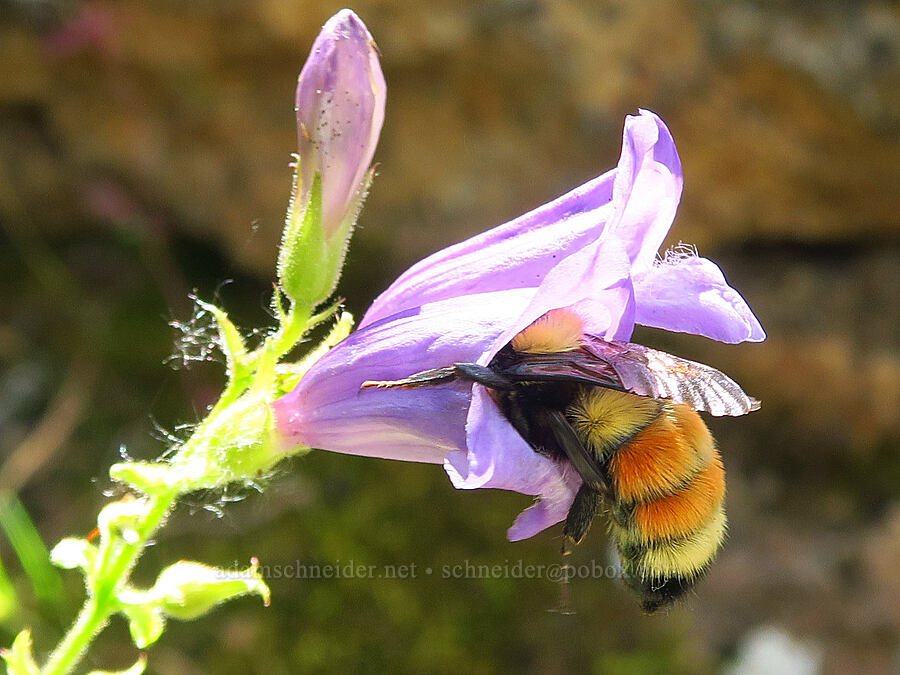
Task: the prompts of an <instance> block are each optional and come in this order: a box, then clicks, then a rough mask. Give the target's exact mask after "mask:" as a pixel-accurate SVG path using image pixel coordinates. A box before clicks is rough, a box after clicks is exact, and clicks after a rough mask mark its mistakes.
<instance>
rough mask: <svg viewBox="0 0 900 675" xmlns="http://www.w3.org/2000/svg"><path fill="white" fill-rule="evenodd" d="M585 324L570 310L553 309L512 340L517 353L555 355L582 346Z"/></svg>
mask: <svg viewBox="0 0 900 675" xmlns="http://www.w3.org/2000/svg"><path fill="white" fill-rule="evenodd" d="M583 335H584V322H583V321H582V320H581V317H579V316H578V315H577V314H576V313H575V312H573V311H571V310H568V309H552V310H550V311H549V312H547V313H546V314H544V315H543V316H542V317H541V318H539V319H538V320H537V321H535V322H534V323H532V324H531V325H530V326H528V328H525V329H524V330H523V331H521V332H520V333H519V334H518V335H516V336H515V337H514V338H513V339H512V347H513V349H515V350H516V351H517V352H527V353H531V354H555V353H557V352H571V351H574V350H576V349H578V348H579V347H580V346H581V339H582V336H583Z"/></svg>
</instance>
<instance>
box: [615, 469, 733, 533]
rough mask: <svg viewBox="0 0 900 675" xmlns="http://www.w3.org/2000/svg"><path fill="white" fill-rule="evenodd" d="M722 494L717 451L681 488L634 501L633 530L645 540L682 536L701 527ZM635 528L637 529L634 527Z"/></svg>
mask: <svg viewBox="0 0 900 675" xmlns="http://www.w3.org/2000/svg"><path fill="white" fill-rule="evenodd" d="M724 497H725V469H724V468H723V467H722V460H721V458H720V457H719V456H718V453H716V456H715V457H714V458H713V461H712V462H710V464H709V465H708V466H707V467H706V468H705V469H703V470H701V471H700V472H699V473H698V474H697V475H696V476H694V478H693V479H692V480H691V482H690V483H688V484H687V485H686V486H685V487H684V488H683V489H681V490H679V491H678V492H676V493H675V494H672V495H669V496H668V497H661V498H659V499H654V500H653V501H649V502H644V503H641V504H637V505H636V506H635V507H634V510H633V512H632V523H633V531H632V533H631V536H636V537H638V538H639V539H640V540H642V541H644V542H651V541H659V540H664V539H674V538H676V537H684V536H686V535H688V534H691V533H693V532H695V531H696V530H698V529H701V528H702V527H703V526H704V525H705V524H706V523H707V522H708V521H709V519H710V518H711V517H712V516H713V515H714V514H715V513H716V511H717V510H718V509H719V507H720V506H721V504H722V500H723V498H724ZM634 530H636V531H634Z"/></svg>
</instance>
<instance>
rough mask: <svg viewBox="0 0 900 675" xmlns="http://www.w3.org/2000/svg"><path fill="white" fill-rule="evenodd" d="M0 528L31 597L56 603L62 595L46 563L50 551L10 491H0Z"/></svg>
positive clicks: (59, 583)
mask: <svg viewBox="0 0 900 675" xmlns="http://www.w3.org/2000/svg"><path fill="white" fill-rule="evenodd" d="M0 528H2V529H3V532H4V533H5V534H6V538H7V539H9V543H10V545H11V546H12V548H13V550H14V551H15V552H16V556H18V558H19V561H20V562H21V563H22V568H23V569H24V570H25V574H27V575H28V578H29V579H30V580H31V585H32V588H34V594H35V595H36V596H37V597H38V598H39V599H40V600H41V601H42V602H46V603H49V604H56V603H58V602H59V599H60V597H62V592H63V586H62V580H61V579H60V577H59V573H58V572H57V571H56V570H55V569H54V568H53V566H52V565H51V564H50V552H49V551H48V550H47V547H46V546H45V545H44V542H43V540H42V539H41V535H40V534H39V533H38V531H37V528H36V527H35V526H34V523H33V522H32V521H31V517H30V516H29V515H28V511H26V510H25V507H24V506H23V505H22V502H20V501H19V498H18V497H17V496H16V495H15V494H13V493H11V492H0Z"/></svg>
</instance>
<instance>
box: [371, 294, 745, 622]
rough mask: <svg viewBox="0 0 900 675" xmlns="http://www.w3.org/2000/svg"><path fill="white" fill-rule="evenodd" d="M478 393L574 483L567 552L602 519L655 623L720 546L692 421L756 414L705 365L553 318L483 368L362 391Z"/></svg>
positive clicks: (707, 462)
mask: <svg viewBox="0 0 900 675" xmlns="http://www.w3.org/2000/svg"><path fill="white" fill-rule="evenodd" d="M456 379H465V380H470V381H473V382H477V383H479V384H481V385H483V386H485V387H486V388H487V389H488V390H489V392H490V394H491V397H492V398H493V400H494V401H495V402H496V404H497V406H498V407H499V408H500V410H501V411H502V412H503V414H504V415H505V417H506V418H507V420H509V422H510V424H512V426H513V427H514V428H515V429H516V430H517V431H518V432H519V434H521V436H522V437H523V438H524V439H525V440H526V441H527V442H528V443H529V445H530V446H531V447H532V448H533V449H534V451H535V452H539V453H542V454H545V455H547V456H549V457H551V458H553V459H556V460H560V461H564V460H568V461H569V462H571V464H572V465H573V466H574V467H575V469H576V470H577V471H578V473H579V474H580V476H581V478H582V481H583V482H582V485H581V487H580V488H579V490H578V492H577V493H576V495H575V499H574V501H573V503H572V506H571V508H570V510H569V513H568V516H567V518H566V521H565V526H564V529H563V537H564V543H563V552H564V553H569V552H571V550H572V548H573V547H574V545H576V544H578V543H579V542H580V541H581V540H582V539H583V538H584V536H585V534H586V533H587V531H588V528H589V527H590V525H591V523H592V522H593V520H594V517H595V515H596V514H597V513H598V512H599V511H606V512H608V514H609V523H610V532H611V536H612V538H613V539H614V541H615V543H616V546H617V548H618V551H619V554H620V556H621V558H622V567H623V573H624V576H625V579H626V581H627V582H628V583H629V585H630V586H632V587H633V588H634V589H635V590H636V591H637V592H638V593H639V594H640V596H641V605H642V607H643V608H644V609H645V610H646V611H648V612H653V611H655V610H657V609H659V608H661V607H665V606H667V605H669V604H671V603H672V602H673V601H674V600H676V599H677V598H678V597H680V596H682V595H683V594H684V593H685V592H686V591H687V590H688V589H690V588H691V587H692V586H693V585H694V583H696V581H697V580H698V579H699V578H700V576H701V575H702V574H703V573H704V572H705V571H706V570H707V568H708V567H709V565H710V563H711V562H712V560H713V558H714V557H715V555H716V553H717V551H718V549H719V547H720V546H721V544H722V541H723V539H724V536H725V529H726V518H725V510H724V498H725V471H724V468H723V466H722V458H721V456H720V455H719V451H718V450H717V449H716V445H715V442H714V440H713V438H712V435H711V434H710V432H709V429H707V427H706V425H705V424H704V423H703V420H702V419H701V418H700V416H699V415H698V414H697V411H707V412H709V413H710V414H712V415H716V416H718V415H743V414H745V413H748V412H750V411H751V410H756V409H757V408H759V402H758V401H756V400H755V399H753V398H750V397H749V396H747V395H746V394H745V393H744V392H743V391H742V390H741V388H740V387H739V386H738V385H737V384H736V383H735V382H734V381H733V380H731V379H730V378H729V377H728V376H726V375H725V374H723V373H721V372H719V371H718V370H716V369H714V368H711V367H709V366H706V365H703V364H701V363H696V362H693V361H688V360H686V359H682V358H679V357H677V356H673V355H671V354H667V353H665V352H661V351H657V350H654V349H650V348H648V347H644V346H642V345H638V344H634V343H629V342H621V341H608V340H603V339H600V338H597V337H595V336H592V335H585V334H584V333H583V331H582V322H581V319H580V318H579V317H578V316H577V315H576V314H574V313H573V312H571V311H568V310H554V311H552V312H549V313H548V314H546V315H544V316H543V317H542V318H540V319H538V320H537V321H536V322H535V323H533V324H532V325H531V326H529V327H527V328H526V329H524V330H523V331H522V332H520V333H519V334H518V335H516V336H515V337H514V338H513V340H512V341H511V342H510V343H509V344H507V345H506V346H505V347H503V349H501V350H500V351H499V352H498V353H497V355H496V356H495V357H494V358H493V359H492V360H491V362H490V364H488V366H486V367H485V366H479V365H477V364H472V363H457V364H453V365H451V366H447V367H445V368H437V369H434V370H428V371H424V372H421V373H417V374H415V375H412V376H410V377H409V378H406V379H404V380H397V381H390V382H374V381H371V382H366V383H364V384H363V386H364V387H417V386H431V385H436V384H441V383H445V382H450V381H453V380H456Z"/></svg>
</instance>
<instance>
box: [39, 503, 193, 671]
mask: <svg viewBox="0 0 900 675" xmlns="http://www.w3.org/2000/svg"><path fill="white" fill-rule="evenodd" d="M177 497H178V492H177V491H175V490H170V491H167V492H164V493H161V494H157V495H152V496H149V497H148V498H147V499H148V500H149V502H150V508H149V509H148V510H147V512H146V516H145V517H144V519H143V520H142V522H140V523H139V524H138V527H137V528H136V531H137V537H136V538H135V540H134V541H132V542H125V541H123V540H121V539H118V540H116V541H115V542H110V543H109V544H108V546H109V553H108V555H106V556H103V558H102V561H101V562H100V568H99V569H98V570H97V577H96V578H97V584H96V586H95V588H94V589H93V592H92V593H91V592H90V589H89V594H88V598H87V599H86V600H85V602H84V605H83V606H82V608H81V611H80V612H79V613H78V617H77V619H76V620H75V623H73V624H72V627H71V628H70V629H69V631H68V632H67V633H66V635H65V637H64V638H63V639H62V641H61V642H60V643H59V645H57V647H56V649H54V650H53V652H52V653H51V654H50V658H49V659H48V660H47V664H46V665H45V666H44V667H43V668H42V669H41V675H64V674H65V673H69V672H71V671H72V669H73V668H75V666H77V665H78V663H79V661H81V658H82V656H84V652H85V651H86V650H87V648H88V646H89V645H90V643H91V642H92V641H93V640H94V638H95V637H97V635H98V634H99V633H100V631H102V630H103V628H104V627H105V626H106V624H107V622H108V621H109V618H110V616H112V615H113V614H114V613H115V612H116V610H117V609H118V601H117V599H116V592H117V591H118V590H119V589H120V588H121V587H122V586H123V585H125V583H126V582H127V580H128V576H129V573H130V571H131V569H132V567H134V565H135V563H136V562H137V560H138V558H140V556H141V554H142V553H143V552H144V549H145V548H146V546H147V542H148V541H149V539H150V538H151V537H152V536H153V534H154V533H155V532H156V530H157V529H158V528H159V526H160V525H161V524H162V522H163V520H165V518H166V516H167V515H168V513H169V511H170V510H171V509H172V506H173V505H174V503H175V500H176V498H177Z"/></svg>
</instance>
